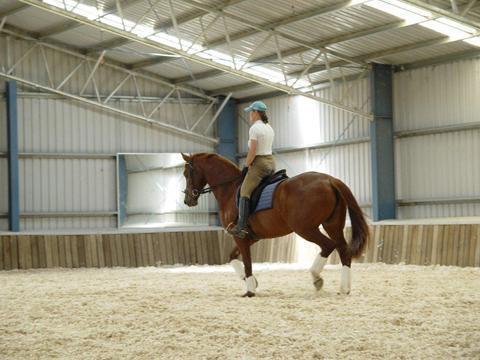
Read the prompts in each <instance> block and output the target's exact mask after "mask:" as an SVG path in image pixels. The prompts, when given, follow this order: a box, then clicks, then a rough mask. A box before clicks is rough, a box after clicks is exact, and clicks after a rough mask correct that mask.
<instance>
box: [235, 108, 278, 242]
mask: <svg viewBox="0 0 480 360" xmlns="http://www.w3.org/2000/svg"><path fill="white" fill-rule="evenodd" d="M266 110H267V106H266V105H265V103H263V102H262V101H255V102H253V103H252V104H251V105H250V106H249V107H247V108H245V112H248V113H249V116H250V117H249V120H250V124H251V126H250V130H249V132H248V134H249V137H248V154H247V159H246V162H245V166H246V167H248V172H247V175H246V176H245V179H244V181H243V183H242V187H241V188H240V203H239V215H238V222H237V225H235V226H234V227H233V228H231V229H228V232H229V233H230V234H232V235H234V236H237V237H240V238H244V237H245V235H246V225H247V219H248V216H249V209H250V195H251V194H252V192H253V190H255V188H256V187H257V186H258V185H259V184H260V182H261V181H262V179H263V178H264V177H265V176H268V175H270V174H272V173H273V172H274V171H275V160H274V158H273V156H272V143H273V137H274V135H275V134H274V132H273V129H272V127H271V126H270V124H269V123H268V117H267V114H266V113H265V112H266Z"/></svg>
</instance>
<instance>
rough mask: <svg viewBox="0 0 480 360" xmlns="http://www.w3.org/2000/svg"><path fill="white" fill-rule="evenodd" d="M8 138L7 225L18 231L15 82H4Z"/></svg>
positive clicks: (10, 228)
mask: <svg viewBox="0 0 480 360" xmlns="http://www.w3.org/2000/svg"><path fill="white" fill-rule="evenodd" d="M6 101H7V138H8V226H9V230H10V231H15V232H18V231H20V199H19V179H18V121H17V83H16V82H15V81H7V82H6Z"/></svg>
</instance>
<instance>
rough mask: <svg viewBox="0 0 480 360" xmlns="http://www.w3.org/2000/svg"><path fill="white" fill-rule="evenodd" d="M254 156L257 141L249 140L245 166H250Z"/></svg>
mask: <svg viewBox="0 0 480 360" xmlns="http://www.w3.org/2000/svg"><path fill="white" fill-rule="evenodd" d="M255 155H257V140H255V139H250V141H249V147H248V154H247V160H246V161H245V165H246V166H250V165H252V162H253V159H255Z"/></svg>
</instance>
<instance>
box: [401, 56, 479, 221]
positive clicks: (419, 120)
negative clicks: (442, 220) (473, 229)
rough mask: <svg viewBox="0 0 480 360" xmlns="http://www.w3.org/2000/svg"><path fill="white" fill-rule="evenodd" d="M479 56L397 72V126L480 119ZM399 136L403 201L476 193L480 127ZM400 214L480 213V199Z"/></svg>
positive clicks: (405, 208) (405, 127)
mask: <svg viewBox="0 0 480 360" xmlns="http://www.w3.org/2000/svg"><path fill="white" fill-rule="evenodd" d="M478 99H480V60H478V59H470V60H462V61H456V62H453V63H449V64H442V65H438V66H433V67H426V68H419V69H415V70H410V71H406V72H400V73H396V74H395V78H394V104H395V109H394V110H395V130H396V131H409V130H418V129H428V128H442V127H447V126H458V125H462V124H469V123H470V124H471V123H477V124H478V123H479V121H480V115H479V114H480V101H478ZM434 132H435V129H433V131H432V134H429V135H422V136H414V137H405V138H402V137H401V138H397V139H396V142H395V153H396V157H395V161H396V182H397V184H396V187H397V199H398V200H427V201H435V200H442V199H443V200H445V199H447V200H448V199H458V198H475V197H476V198H477V200H480V199H478V196H479V194H480V130H478V129H476V130H475V129H470V130H459V131H455V132H446V133H442V134H438V133H437V134H434ZM398 215H399V218H405V219H406V218H423V217H443V216H479V215H480V201H477V202H469V203H467V202H464V203H459V204H441V203H439V204H418V205H412V206H401V207H399V213H398Z"/></svg>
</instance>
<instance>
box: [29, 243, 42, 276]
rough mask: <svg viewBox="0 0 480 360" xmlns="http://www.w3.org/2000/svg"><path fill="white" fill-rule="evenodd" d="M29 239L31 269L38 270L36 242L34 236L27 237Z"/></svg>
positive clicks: (38, 255)
mask: <svg viewBox="0 0 480 360" xmlns="http://www.w3.org/2000/svg"><path fill="white" fill-rule="evenodd" d="M29 238H30V246H31V247H32V249H31V256H32V268H33V269H38V268H39V257H40V254H39V249H38V241H36V237H35V236H29Z"/></svg>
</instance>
